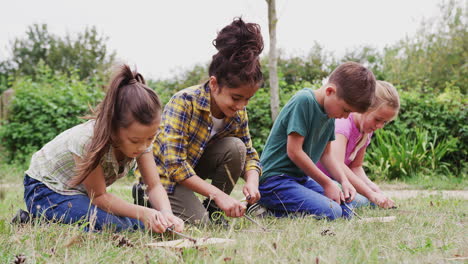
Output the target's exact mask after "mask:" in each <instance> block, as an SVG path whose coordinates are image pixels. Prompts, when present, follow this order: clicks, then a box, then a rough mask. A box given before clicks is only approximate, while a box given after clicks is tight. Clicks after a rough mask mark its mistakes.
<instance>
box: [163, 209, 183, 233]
mask: <svg viewBox="0 0 468 264" xmlns="http://www.w3.org/2000/svg"><path fill="white" fill-rule="evenodd" d="M162 213H163V215H164V216H165V217H166V220H167V222H168V224H169V226H174V230H175V231H177V232H182V231H184V221H182V219H180V218H179V217H177V216H175V215H174V214H173V213H172V212H169V211H162Z"/></svg>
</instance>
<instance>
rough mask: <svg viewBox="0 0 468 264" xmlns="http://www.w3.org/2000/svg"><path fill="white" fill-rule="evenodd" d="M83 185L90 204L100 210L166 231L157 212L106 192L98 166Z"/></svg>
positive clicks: (164, 221)
mask: <svg viewBox="0 0 468 264" xmlns="http://www.w3.org/2000/svg"><path fill="white" fill-rule="evenodd" d="M74 159H75V161H77V162H78V161H80V158H79V157H78V156H74ZM83 185H84V187H85V189H86V191H87V193H88V196H89V198H90V199H91V203H92V204H93V205H95V206H97V207H99V208H100V209H102V210H104V211H106V212H108V213H111V214H115V215H118V216H124V217H130V218H134V219H138V220H141V221H143V222H144V223H145V226H147V227H148V228H150V229H152V230H154V231H155V232H158V233H163V232H164V231H166V228H167V226H168V223H167V222H166V219H165V217H164V216H163V215H162V214H161V213H160V212H158V211H156V210H154V209H151V208H146V207H143V206H139V205H134V204H131V203H128V202H127V201H125V200H123V199H121V198H119V197H117V196H115V195H113V194H111V193H108V192H106V183H105V178H104V170H103V169H102V167H101V165H98V166H97V167H96V168H95V169H94V170H93V171H92V172H91V173H90V174H89V175H88V177H87V178H86V179H85V180H84V181H83Z"/></svg>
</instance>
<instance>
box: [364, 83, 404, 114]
mask: <svg viewBox="0 0 468 264" xmlns="http://www.w3.org/2000/svg"><path fill="white" fill-rule="evenodd" d="M382 106H388V107H391V108H392V109H395V110H396V112H397V114H398V111H399V110H400V96H399V95H398V91H397V90H396V89H395V87H394V86H393V85H392V84H391V83H389V82H385V81H377V82H376V86H375V98H374V102H373V103H372V105H371V107H370V110H372V111H373V110H377V109H378V108H380V107H382Z"/></svg>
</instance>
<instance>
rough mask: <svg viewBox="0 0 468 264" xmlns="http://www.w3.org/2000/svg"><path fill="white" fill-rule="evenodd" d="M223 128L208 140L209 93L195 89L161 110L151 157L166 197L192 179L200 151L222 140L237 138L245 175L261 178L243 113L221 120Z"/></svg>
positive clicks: (202, 87) (204, 88) (203, 88)
mask: <svg viewBox="0 0 468 264" xmlns="http://www.w3.org/2000/svg"><path fill="white" fill-rule="evenodd" d="M224 124H225V125H224V128H223V129H222V131H219V132H218V133H217V134H216V135H214V136H213V137H212V138H211V139H209V138H210V132H211V129H212V127H213V121H212V118H211V113H210V89H209V88H208V86H207V85H197V86H192V87H189V88H186V89H184V90H182V91H179V92H178V93H176V94H175V95H174V96H173V97H172V98H171V100H170V101H169V102H168V103H167V105H166V106H165V107H164V112H163V115H162V121H161V125H160V127H159V128H160V130H159V132H158V134H157V136H156V140H155V141H154V147H153V154H154V159H155V161H156V165H157V167H158V172H159V174H160V176H161V182H162V184H163V185H164V186H165V187H166V190H167V192H168V193H173V192H174V188H175V185H176V184H177V182H180V181H183V180H185V179H187V178H189V177H191V176H193V175H196V173H195V171H194V169H193V168H194V167H195V166H196V165H197V163H198V161H199V159H200V157H201V156H202V154H203V151H204V149H205V148H206V147H207V146H208V145H209V144H211V143H213V142H216V141H217V140H219V139H221V138H224V137H237V138H240V139H241V140H242V141H243V142H244V143H245V146H246V148H247V156H246V164H245V171H249V170H257V171H258V173H259V174H261V171H262V169H261V165H260V160H259V157H258V154H257V151H256V150H255V149H254V148H253V147H252V141H251V139H250V133H249V126H248V118H247V111H246V109H245V108H244V110H241V111H238V112H237V113H236V115H235V116H234V117H226V118H225V119H224Z"/></svg>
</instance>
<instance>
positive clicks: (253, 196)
mask: <svg viewBox="0 0 468 264" xmlns="http://www.w3.org/2000/svg"><path fill="white" fill-rule="evenodd" d="M242 192H243V193H244V195H245V198H246V200H247V202H248V203H249V204H253V203H256V202H257V201H258V200H260V192H259V191H258V182H256V183H255V182H246V183H245V185H244V188H243V189H242Z"/></svg>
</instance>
